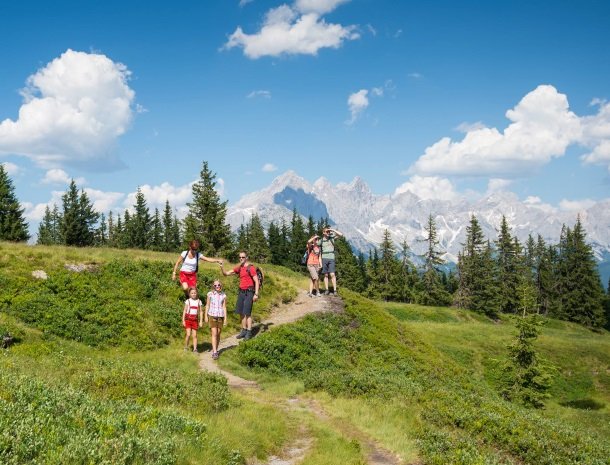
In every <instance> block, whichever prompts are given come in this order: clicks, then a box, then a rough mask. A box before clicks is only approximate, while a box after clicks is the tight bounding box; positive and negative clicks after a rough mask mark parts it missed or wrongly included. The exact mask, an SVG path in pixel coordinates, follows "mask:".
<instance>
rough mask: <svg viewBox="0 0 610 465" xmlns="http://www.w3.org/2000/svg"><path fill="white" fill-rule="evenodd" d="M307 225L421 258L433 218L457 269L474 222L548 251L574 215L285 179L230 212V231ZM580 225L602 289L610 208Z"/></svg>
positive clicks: (609, 260) (608, 265)
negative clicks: (323, 222)
mask: <svg viewBox="0 0 610 465" xmlns="http://www.w3.org/2000/svg"><path fill="white" fill-rule="evenodd" d="M295 208H296V210H297V212H298V213H300V214H301V215H302V216H303V217H304V218H305V219H306V218H307V217H308V216H309V215H311V216H313V218H314V219H316V220H317V219H318V218H325V217H328V218H329V219H330V222H331V224H333V225H334V227H336V228H337V229H338V230H340V231H341V232H343V233H344V234H345V236H346V237H347V239H348V240H349V241H350V243H351V244H352V246H353V247H354V248H355V249H357V250H361V251H365V252H368V250H370V249H371V248H372V247H375V246H378V245H379V243H380V242H381V238H382V234H383V232H384V230H385V229H388V230H389V231H390V233H391V235H392V239H393V240H394V241H395V242H396V244H400V243H401V242H402V241H403V240H406V241H407V243H408V244H409V246H410V247H411V250H412V251H413V252H414V253H415V254H420V253H422V252H423V250H424V247H425V244H424V243H423V242H422V239H425V237H426V235H425V231H424V226H425V225H426V222H427V220H428V215H430V214H432V216H433V217H434V219H435V221H436V225H437V231H438V235H439V239H440V246H441V248H442V249H443V251H444V252H445V256H444V258H445V260H447V261H449V262H453V263H455V262H456V261H457V254H458V252H459V251H460V250H461V248H462V244H463V243H464V242H465V238H466V226H467V225H468V222H469V220H470V216H471V215H472V214H474V215H476V216H477V219H478V220H479V223H480V224H481V227H482V229H483V232H484V234H485V236H486V237H487V238H489V239H491V240H494V239H496V237H497V231H498V230H499V227H500V222H501V220H502V216H503V215H504V216H506V218H507V220H508V223H509V225H510V227H511V229H512V233H513V234H515V235H516V236H517V237H518V238H519V240H520V241H521V242H522V243H524V242H525V241H526V240H527V236H528V235H529V234H530V233H531V234H532V235H533V236H534V238H536V236H537V235H538V234H540V235H541V236H542V237H543V238H544V239H545V241H547V243H553V244H554V243H557V242H558V240H559V235H560V232H561V227H562V225H564V224H565V225H567V226H570V227H572V226H573V225H574V223H575V222H576V217H577V213H576V212H573V211H571V212H566V211H562V210H559V209H556V208H554V207H552V206H550V205H546V204H542V203H541V202H532V201H525V202H524V201H521V200H520V199H519V198H518V197H517V196H516V195H515V194H513V193H511V192H496V193H492V194H489V195H487V196H483V197H480V198H478V199H476V200H467V199H465V198H462V199H459V200H438V199H422V198H420V197H418V196H417V195H415V194H414V193H412V192H410V191H406V192H403V193H398V194H391V195H377V194H374V193H373V192H371V190H370V188H369V186H368V185H367V184H366V182H365V181H364V180H363V179H362V178H359V177H356V178H354V180H353V181H352V182H350V183H339V184H337V185H332V184H331V183H330V182H329V181H328V180H327V179H325V178H320V179H318V180H317V181H315V182H314V183H313V184H310V183H309V182H308V181H306V180H305V179H303V178H302V177H300V176H298V175H297V174H296V173H295V172H293V171H288V172H286V173H284V174H282V175H281V176H278V177H277V178H275V179H274V180H273V182H272V183H271V185H269V186H268V187H266V188H265V189H263V190H261V191H258V192H252V193H250V194H247V195H245V196H244V197H242V198H241V199H240V200H239V201H238V202H237V203H235V204H233V205H231V206H229V209H228V221H229V223H230V225H231V227H232V228H233V229H237V228H238V227H239V226H240V225H241V224H242V223H246V222H248V221H249V220H250V218H251V216H252V214H253V213H254V212H256V213H258V215H259V217H260V218H261V220H262V222H263V224H264V225H268V224H269V222H271V221H272V220H275V221H276V222H278V221H281V219H282V218H283V219H285V220H286V221H287V222H290V218H291V217H292V211H293V209H295ZM579 214H580V218H581V221H582V224H583V226H584V228H585V230H586V232H587V239H588V241H589V243H590V244H591V245H592V247H593V250H594V253H595V256H596V258H597V260H598V261H599V262H600V270H601V272H602V279H604V281H603V282H604V285H605V284H607V282H608V275H609V274H610V200H605V201H600V202H597V203H596V204H595V205H593V206H592V207H590V208H588V209H586V210H583V211H581V212H580V213H579Z"/></svg>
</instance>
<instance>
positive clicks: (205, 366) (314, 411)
mask: <svg viewBox="0 0 610 465" xmlns="http://www.w3.org/2000/svg"><path fill="white" fill-rule="evenodd" d="M343 310H344V304H343V300H342V299H341V298H339V297H334V296H321V297H309V296H308V295H307V293H306V292H304V291H301V292H299V294H298V295H297V297H296V299H295V300H294V301H292V302H289V303H288V304H282V305H280V306H279V307H277V308H276V309H275V310H274V311H273V312H272V313H271V315H269V317H268V318H267V319H266V320H264V321H262V322H260V323H258V324H256V325H254V326H253V327H252V331H253V334H254V336H255V337H256V336H258V335H259V334H261V333H264V332H266V331H268V330H271V329H273V328H274V327H277V326H281V325H285V324H288V323H293V322H295V321H297V320H299V319H301V318H303V317H305V316H306V315H309V314H311V313H322V312H342V311H343ZM236 336H237V334H235V335H233V336H230V337H228V338H225V339H224V340H222V341H221V342H220V346H219V348H218V351H219V353H220V354H221V356H222V353H223V352H225V351H227V350H230V349H232V348H235V347H237V345H238V344H239V342H240V341H239V339H237V337H236ZM199 367H200V368H201V369H202V370H205V371H209V372H213V373H219V374H222V375H223V376H225V377H226V378H227V382H228V384H229V386H230V387H231V388H234V389H248V388H249V389H260V386H259V385H258V384H257V383H256V381H251V380H247V379H244V378H241V377H239V376H236V375H234V374H233V373H230V372H228V371H226V370H223V369H221V368H220V367H219V366H218V364H217V363H216V361H215V360H213V359H212V357H211V352H204V353H202V354H201V355H200V356H199ZM278 404H279V406H280V407H281V408H283V409H284V410H286V411H287V412H290V411H293V412H294V411H300V412H305V413H307V414H309V415H312V416H313V417H315V419H316V421H318V422H324V423H325V424H328V425H330V426H331V427H332V428H333V429H334V430H335V431H338V432H339V433H340V434H341V435H343V436H345V437H347V438H348V439H350V440H353V441H357V442H358V443H360V444H361V446H362V450H363V451H365V453H366V455H367V464H368V465H400V463H401V462H400V458H399V457H397V456H396V455H395V454H393V453H391V452H389V451H387V450H385V449H384V448H383V447H381V446H380V445H379V444H377V443H376V442H375V441H374V440H373V439H371V438H369V437H368V436H367V435H366V434H365V433H363V432H362V431H360V430H358V429H357V428H355V427H354V426H353V425H350V424H346V423H341V422H340V421H337V420H335V419H333V418H332V417H331V416H330V415H328V414H327V413H326V412H325V411H324V409H323V407H322V406H321V405H320V404H319V403H318V402H315V401H313V400H311V399H304V398H301V397H298V396H297V397H293V398H290V399H286V401H285V402H281V403H278ZM276 406H277V404H276ZM313 442H314V440H313V438H312V437H311V434H310V433H309V432H308V431H307V430H306V428H305V427H302V431H301V434H300V438H299V439H298V440H297V441H295V442H294V443H293V444H289V445H287V446H285V447H284V448H283V451H282V454H281V457H276V456H272V457H269V459H268V460H267V461H266V462H264V463H261V462H258V461H255V462H252V464H253V465H255V464H256V465H297V464H298V463H300V462H301V461H302V460H303V459H304V458H305V456H306V455H307V453H308V451H309V449H310V448H311V447H312V445H313ZM248 463H251V462H248Z"/></svg>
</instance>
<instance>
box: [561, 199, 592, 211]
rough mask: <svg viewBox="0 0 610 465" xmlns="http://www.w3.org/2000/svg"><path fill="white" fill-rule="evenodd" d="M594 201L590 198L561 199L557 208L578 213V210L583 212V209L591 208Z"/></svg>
mask: <svg viewBox="0 0 610 465" xmlns="http://www.w3.org/2000/svg"><path fill="white" fill-rule="evenodd" d="M596 203H597V202H595V200H591V199H583V200H567V199H563V200H562V201H561V202H559V208H561V209H562V210H564V211H568V212H577V213H579V212H583V211H585V210H587V209H589V208H591V207H592V206H593V205H595V204H596Z"/></svg>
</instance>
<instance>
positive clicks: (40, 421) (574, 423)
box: [0, 243, 610, 465]
mask: <svg viewBox="0 0 610 465" xmlns="http://www.w3.org/2000/svg"><path fill="white" fill-rule="evenodd" d="M177 258H178V257H177V254H165V253H155V252H144V251H136V250H112V249H75V248H66V247H43V246H26V245H15V244H8V243H0V335H1V334H3V333H5V332H7V331H10V333H11V334H12V335H13V336H14V338H15V344H14V345H13V346H11V347H10V348H9V349H5V350H0V463H2V464H7V465H8V464H23V463H32V464H35V463H40V464H81V463H96V464H98V463H107V464H230V465H237V464H246V463H248V464H253V463H265V460H266V458H267V457H269V456H271V455H277V454H280V452H281V451H282V450H284V449H286V448H287V447H289V446H290V445H291V444H294V443H295V441H296V442H298V441H299V440H303V439H307V440H308V441H309V442H310V448H309V449H308V451H307V453H306V454H305V456H304V457H303V458H302V461H301V462H299V463H302V464H305V465H332V464H337V465H339V464H342V465H344V464H363V463H366V454H367V443H370V442H371V441H373V442H375V443H377V444H379V445H380V446H382V447H383V448H384V449H386V450H388V451H390V452H391V453H393V454H395V455H397V456H399V457H400V461H401V463H402V464H524V463H527V464H549V465H550V464H592V465H593V464H594V465H602V464H609V463H610V406H609V405H610V335H609V334H608V333H607V332H602V333H595V332H591V331H589V330H587V329H584V328H582V327H580V326H577V325H574V324H570V323H565V322H560V321H554V320H550V321H547V322H546V325H545V326H544V328H543V330H542V334H541V336H540V338H539V339H538V340H537V341H536V348H537V349H538V351H539V352H540V354H541V355H542V356H543V357H544V358H545V359H546V360H547V361H548V362H549V363H550V364H551V365H552V366H553V375H554V382H553V386H552V388H551V398H550V399H549V400H548V401H547V403H546V408H545V409H542V410H531V409H526V408H524V407H521V406H519V405H516V404H512V403H509V402H506V401H504V400H503V399H502V398H501V397H500V396H499V395H498V382H499V378H500V367H501V363H502V362H503V361H504V360H505V358H506V356H507V350H506V346H507V345H508V344H509V342H510V341H511V339H512V338H513V336H514V334H515V327H514V324H513V322H512V320H511V318H510V317H508V316H503V317H502V319H501V320H500V321H498V322H492V321H490V320H488V319H486V318H484V317H482V316H480V315H477V314H474V313H472V312H469V311H462V310H455V309H452V308H432V307H423V306H417V305H403V304H394V303H385V302H375V301H371V300H368V299H365V298H363V297H361V296H359V295H357V294H354V293H351V292H349V291H344V292H343V293H342V297H343V299H344V302H345V304H346V309H345V312H343V313H328V314H323V315H310V316H308V317H306V318H304V319H303V320H301V321H299V322H297V323H294V324H290V325H285V326H281V327H275V328H272V329H271V330H270V331H268V332H265V333H263V334H260V335H259V336H257V337H256V338H254V339H252V340H250V341H247V342H244V343H242V344H240V346H239V347H238V348H237V349H235V350H232V351H229V352H226V353H224V354H223V356H222V357H221V359H220V363H221V366H223V368H225V369H228V370H230V371H232V372H234V373H235V374H237V375H239V376H242V377H244V378H249V379H255V380H257V381H258V383H259V384H260V385H261V387H262V389H261V390H254V389H246V390H240V391H232V390H230V389H229V388H228V386H227V382H226V380H225V378H224V377H222V376H219V375H216V374H210V373H203V372H201V371H200V370H199V367H198V363H197V357H195V356H193V355H192V354H190V353H185V352H183V351H182V337H183V330H182V328H181V325H180V317H181V309H182V301H183V293H182V291H181V290H180V289H179V287H178V286H177V284H176V283H173V282H172V281H171V280H170V279H169V278H170V276H171V270H172V265H173V263H175V261H176V259H177ZM66 264H72V265H75V264H80V265H87V270H86V271H82V272H78V273H77V272H74V271H70V270H68V269H67V268H66V267H65V265H66ZM263 269H264V271H265V274H266V277H265V285H264V289H263V291H262V295H261V297H262V299H261V302H260V303H259V304H257V306H256V311H255V315H256V316H257V317H258V318H264V317H265V316H266V315H268V314H269V313H270V312H271V311H272V310H273V308H274V307H275V306H277V305H279V304H280V303H282V302H284V303H287V302H290V301H291V300H292V299H293V298H294V297H295V296H296V293H297V290H298V289H305V286H306V283H307V280H306V278H304V277H303V276H302V275H299V274H298V273H294V272H291V271H289V270H286V269H284V268H280V267H274V266H270V265H265V266H263ZM35 270H44V271H45V272H46V273H47V275H48V279H46V280H38V279H34V278H33V277H32V272H33V271H35ZM199 275H200V276H199V281H200V283H201V284H200V285H201V286H202V288H203V289H204V290H207V288H208V287H209V285H210V284H211V283H212V281H213V280H214V279H216V278H218V277H219V276H220V273H219V271H218V266H217V265H213V264H204V265H203V266H201V268H200V273H199ZM222 282H223V283H224V284H225V291H226V292H227V295H228V305H227V307H228V308H229V309H230V308H232V307H233V305H234V303H235V297H236V293H237V280H236V279H234V278H224V277H223V278H222ZM237 326H238V322H237V318H236V317H235V316H233V315H231V317H230V325H229V328H228V333H231V332H235V331H236V330H237ZM200 334H203V337H201V336H200V348H201V349H202V350H206V349H209V335H208V333H207V331H205V332H200ZM206 355H207V354H206ZM204 356H205V355H204Z"/></svg>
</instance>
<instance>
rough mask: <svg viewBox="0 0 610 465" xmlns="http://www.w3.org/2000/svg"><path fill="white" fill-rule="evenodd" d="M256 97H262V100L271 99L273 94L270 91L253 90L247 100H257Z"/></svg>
mask: <svg viewBox="0 0 610 465" xmlns="http://www.w3.org/2000/svg"><path fill="white" fill-rule="evenodd" d="M256 97H261V98H265V99H267V98H271V92H270V91H268V90H253V91H252V92H250V93H249V94H248V95H247V96H246V98H256Z"/></svg>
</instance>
